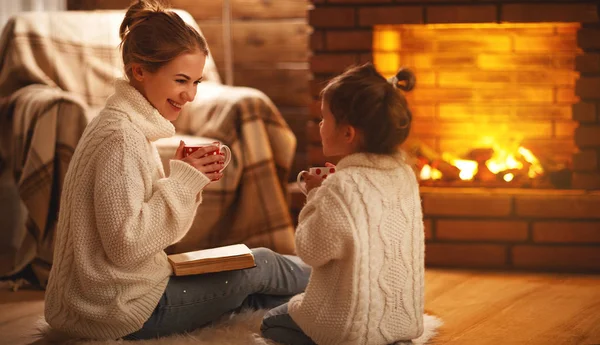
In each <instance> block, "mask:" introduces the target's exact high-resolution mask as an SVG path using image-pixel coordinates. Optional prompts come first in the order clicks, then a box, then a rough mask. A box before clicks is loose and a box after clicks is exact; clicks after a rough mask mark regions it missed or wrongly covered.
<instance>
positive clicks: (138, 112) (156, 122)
mask: <svg viewBox="0 0 600 345" xmlns="http://www.w3.org/2000/svg"><path fill="white" fill-rule="evenodd" d="M106 107H107V108H112V109H116V110H118V111H121V112H124V113H125V114H127V117H128V118H129V120H130V121H131V122H132V123H133V124H134V125H135V126H136V127H138V128H139V129H140V130H141V131H142V132H143V133H144V135H145V136H146V138H148V140H150V141H156V140H158V139H160V138H168V137H171V136H173V135H175V127H174V126H173V124H172V123H171V122H170V121H169V120H167V119H165V118H164V117H163V116H162V115H161V114H160V113H159V112H158V110H156V108H154V107H153V106H152V104H150V102H148V100H147V99H146V97H144V96H143V95H142V94H141V93H140V92H139V91H138V90H137V89H136V88H135V87H133V86H131V84H129V82H128V81H127V80H124V79H117V80H116V82H115V93H114V94H113V95H112V96H110V97H109V98H108V100H107V103H106Z"/></svg>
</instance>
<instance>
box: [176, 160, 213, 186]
mask: <svg viewBox="0 0 600 345" xmlns="http://www.w3.org/2000/svg"><path fill="white" fill-rule="evenodd" d="M169 165H170V167H171V175H170V176H169V178H172V179H175V180H177V181H180V182H181V183H182V184H183V185H185V186H187V187H188V188H189V189H190V190H192V191H194V192H195V193H199V192H200V191H201V190H202V189H203V188H204V187H205V186H206V185H207V184H209V183H210V179H209V178H208V177H207V176H206V175H204V174H203V173H201V172H199V171H198V170H196V169H195V168H194V167H193V166H191V165H189V164H187V163H186V162H183V161H180V160H176V159H172V160H171V161H170V162H169Z"/></svg>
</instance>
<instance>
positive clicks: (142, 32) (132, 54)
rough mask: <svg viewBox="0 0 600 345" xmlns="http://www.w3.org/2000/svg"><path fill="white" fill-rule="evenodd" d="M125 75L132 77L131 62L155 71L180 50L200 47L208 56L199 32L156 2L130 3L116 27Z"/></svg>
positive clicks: (184, 50) (149, 0) (180, 51)
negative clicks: (119, 37) (123, 17)
mask: <svg viewBox="0 0 600 345" xmlns="http://www.w3.org/2000/svg"><path fill="white" fill-rule="evenodd" d="M119 35H120V36H121V49H122V51H123V64H124V65H125V74H127V76H128V77H129V78H131V64H132V63H139V64H141V65H142V67H144V69H146V70H148V71H150V72H155V71H156V70H158V69H159V68H160V67H161V66H163V65H165V64H167V63H168V62H170V61H171V60H173V59H174V58H176V57H177V56H179V55H180V54H182V53H191V52H194V51H196V50H200V51H201V52H203V53H204V55H206V56H208V46H207V44H206V40H205V39H204V37H202V36H201V35H200V33H199V32H198V31H197V30H196V29H194V28H193V27H191V26H190V25H188V24H187V23H185V22H184V21H183V19H181V17H179V16H178V15H177V13H175V12H173V11H170V10H166V9H165V8H164V7H163V6H162V5H161V4H160V2H158V1H155V0H138V1H137V2H135V3H134V4H132V5H131V6H130V7H129V9H128V10H127V13H125V19H123V22H122V23H121V28H120V29H119Z"/></svg>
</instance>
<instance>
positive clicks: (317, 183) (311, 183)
mask: <svg viewBox="0 0 600 345" xmlns="http://www.w3.org/2000/svg"><path fill="white" fill-rule="evenodd" d="M302 177H303V178H304V183H306V194H308V193H309V192H310V191H311V190H313V189H315V188H317V187H321V183H323V179H322V178H321V176H317V175H311V174H309V173H308V172H305V173H304V174H302Z"/></svg>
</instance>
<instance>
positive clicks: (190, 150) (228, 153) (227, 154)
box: [183, 141, 231, 171]
mask: <svg viewBox="0 0 600 345" xmlns="http://www.w3.org/2000/svg"><path fill="white" fill-rule="evenodd" d="M206 146H216V147H217V150H216V151H213V152H209V153H207V154H206V155H204V156H208V155H220V154H221V151H224V152H225V162H224V163H223V169H225V168H226V167H227V165H228V164H229V162H230V161H231V149H230V148H229V146H227V145H225V144H221V143H220V142H218V141H214V142H212V143H209V144H198V145H185V146H183V156H184V157H187V156H189V155H190V154H192V153H193V152H195V151H196V150H198V149H199V148H201V147H206ZM223 169H221V171H222V170H223Z"/></svg>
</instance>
